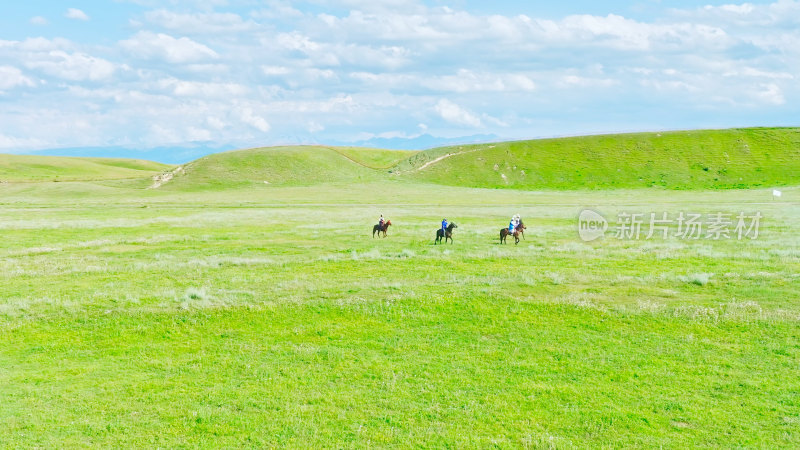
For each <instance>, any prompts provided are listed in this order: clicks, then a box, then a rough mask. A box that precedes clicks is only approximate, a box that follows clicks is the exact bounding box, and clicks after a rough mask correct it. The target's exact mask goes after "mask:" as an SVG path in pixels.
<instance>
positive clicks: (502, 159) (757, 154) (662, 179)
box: [397, 128, 800, 189]
mask: <svg viewBox="0 0 800 450" xmlns="http://www.w3.org/2000/svg"><path fill="white" fill-rule="evenodd" d="M445 155H450V156H448V157H447V158H445V159H443V160H441V161H439V162H437V163H435V164H431V165H430V166H428V167H424V168H423V169H422V170H417V169H420V168H421V167H423V166H424V165H425V164H426V163H428V162H430V161H433V160H435V159H436V158H438V157H441V156H445ZM397 170H398V171H399V172H400V173H401V174H403V175H404V176H410V177H413V178H415V179H419V180H423V181H428V182H434V183H441V184H448V185H455V186H470V187H495V188H515V189H585V188H589V189H620V188H636V187H650V186H658V187H664V188H668V189H719V188H726V189H730V188H748V187H768V186H775V185H778V186H781V185H796V184H798V183H800V129H798V128H747V129H733V130H706V131H703V130H700V131H676V132H662V133H636V134H624V135H606V136H582V137H573V138H560V139H542V140H534V141H522V142H506V143H498V144H480V145H464V146H457V147H446V148H441V149H434V150H432V151H428V152H422V153H419V154H417V155H415V156H412V157H411V158H409V159H408V160H406V161H404V162H403V163H401V164H400V165H399V166H398V167H397Z"/></svg>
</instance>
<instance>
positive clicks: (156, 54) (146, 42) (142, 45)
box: [120, 31, 219, 64]
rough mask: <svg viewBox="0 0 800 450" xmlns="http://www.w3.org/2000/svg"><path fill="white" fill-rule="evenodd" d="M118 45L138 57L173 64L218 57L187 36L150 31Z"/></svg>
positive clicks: (140, 33)
mask: <svg viewBox="0 0 800 450" xmlns="http://www.w3.org/2000/svg"><path fill="white" fill-rule="evenodd" d="M120 46H121V47H122V48H123V49H125V50H126V51H127V52H129V53H131V54H132V55H134V56H136V57H138V58H143V59H160V60H163V61H166V62H169V63H174V64H185V63H192V62H202V61H207V60H209V59H217V58H219V55H218V54H217V52H215V51H214V50H212V49H210V48H208V47H206V46H205V45H203V44H200V43H198V42H195V41H193V40H191V39H189V38H187V37H181V38H174V37H172V36H170V35H168V34H163V33H153V32H150V31H140V32H138V33H136V34H135V35H134V36H133V37H131V38H130V39H126V40H124V41H121V42H120Z"/></svg>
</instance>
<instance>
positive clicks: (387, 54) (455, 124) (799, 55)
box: [0, 0, 800, 153]
mask: <svg viewBox="0 0 800 450" xmlns="http://www.w3.org/2000/svg"><path fill="white" fill-rule="evenodd" d="M798 69H800V1H794V0H777V1H773V2H751V3H729V2H715V1H709V2H706V3H696V2H689V1H671V2H667V1H656V0H639V1H610V2H596V1H592V2H590V1H579V2H568V3H565V2H561V3H556V2H543V1H542V2H540V1H526V2H522V1H502V0H500V1H492V2H486V1H476V0H454V1H443V0H430V1H415V0H411V1H403V0H308V1H292V2H289V1H284V0H268V1H256V0H166V1H155V0H117V1H110V0H109V1H98V0H83V1H82V0H75V1H72V0H69V1H62V0H59V1H37V2H6V4H4V5H3V6H0V152H13V153H24V152H34V151H38V150H41V149H54V148H97V147H99V148H105V147H126V148H131V149H141V150H142V151H144V150H147V149H150V148H172V147H181V146H188V145H203V146H207V147H227V148H232V147H249V146H260V145H279V144H300V143H328V144H347V143H360V144H369V143H374V142H381V143H386V144H387V145H392V146H398V147H402V146H403V144H402V143H403V142H404V141H405V142H409V143H414V142H421V141H423V140H424V141H425V142H429V143H435V142H436V141H437V140H438V141H445V140H452V139H455V140H458V139H460V138H463V139H469V138H468V137H470V136H484V137H485V136H491V137H492V138H496V139H521V138H535V137H545V136H561V135H573V134H590V133H605V132H625V131H640V130H665V129H682V128H723V127H732V126H772V125H775V126H781V125H798V123H797V118H798V117H800V115H799V114H798V113H800V111H798V109H799V108H798V106H797V105H799V104H800V102H798V100H800V99H799V98H798V94H800V88H798V86H799V85H800V84H798V83H797V79H796V78H797V77H798V76H800V71H799V70H798ZM421 136H423V137H424V139H423V138H421Z"/></svg>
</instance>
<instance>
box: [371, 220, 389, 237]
mask: <svg viewBox="0 0 800 450" xmlns="http://www.w3.org/2000/svg"><path fill="white" fill-rule="evenodd" d="M391 224H392V221H391V220H387V221H386V222H385V223H384V224H383V226H381V224H376V225H375V226H374V227H372V238H373V239H374V238H375V233H378V236H380V235H381V232H383V237H386V230H388V229H389V225H391Z"/></svg>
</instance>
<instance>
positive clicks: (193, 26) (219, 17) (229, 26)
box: [145, 9, 256, 34]
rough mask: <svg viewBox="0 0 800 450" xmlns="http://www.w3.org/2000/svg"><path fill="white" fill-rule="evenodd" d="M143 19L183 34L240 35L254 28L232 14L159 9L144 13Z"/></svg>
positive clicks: (253, 25) (249, 23)
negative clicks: (186, 12)
mask: <svg viewBox="0 0 800 450" xmlns="http://www.w3.org/2000/svg"><path fill="white" fill-rule="evenodd" d="M145 19H147V21H148V22H150V23H151V24H154V25H157V26H159V27H162V28H166V29H168V30H172V31H177V32H179V33H185V34H218V33H241V32H245V31H249V30H253V29H254V28H255V27H256V24H255V23H254V22H245V21H244V19H242V17H241V16H239V15H238V14H233V13H194V14H179V13H175V12H172V11H167V10H165V9H159V10H156V11H148V12H147V13H145Z"/></svg>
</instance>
